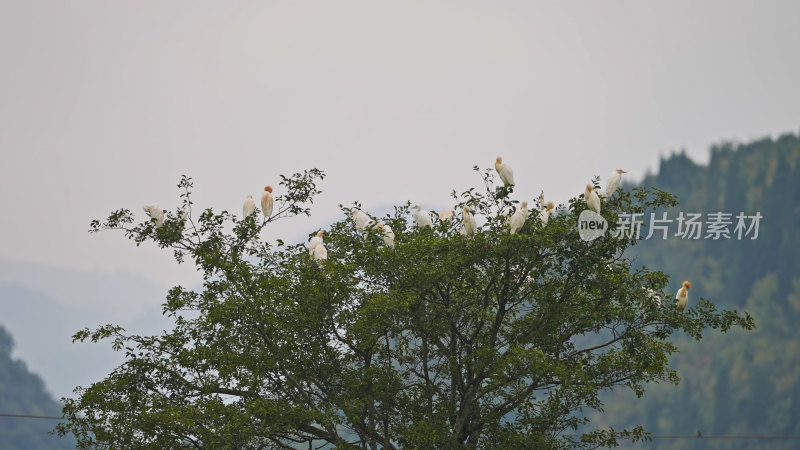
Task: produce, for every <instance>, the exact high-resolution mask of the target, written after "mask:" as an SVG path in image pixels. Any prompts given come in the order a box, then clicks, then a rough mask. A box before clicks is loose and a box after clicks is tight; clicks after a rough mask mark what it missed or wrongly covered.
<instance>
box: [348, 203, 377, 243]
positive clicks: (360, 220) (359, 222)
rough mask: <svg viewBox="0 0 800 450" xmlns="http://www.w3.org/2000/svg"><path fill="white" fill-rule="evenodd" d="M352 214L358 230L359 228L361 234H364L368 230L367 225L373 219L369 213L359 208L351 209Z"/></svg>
mask: <svg viewBox="0 0 800 450" xmlns="http://www.w3.org/2000/svg"><path fill="white" fill-rule="evenodd" d="M350 215H351V216H352V217H353V223H354V224H355V225H356V230H358V232H359V234H362V235H363V234H364V233H365V232H366V230H367V227H368V226H370V225H371V224H372V219H370V218H369V216H368V215H366V214H364V211H361V210H360V209H357V208H353V209H351V210H350ZM365 237H366V235H365Z"/></svg>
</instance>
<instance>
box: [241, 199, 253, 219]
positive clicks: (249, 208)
mask: <svg viewBox="0 0 800 450" xmlns="http://www.w3.org/2000/svg"><path fill="white" fill-rule="evenodd" d="M255 211H256V201H255V200H253V196H252V195H248V196H247V198H246V199H244V205H243V206H242V217H243V218H245V219H247V218H248V217H250V214H253V213H254V212H255Z"/></svg>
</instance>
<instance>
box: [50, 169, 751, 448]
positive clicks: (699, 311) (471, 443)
mask: <svg viewBox="0 0 800 450" xmlns="http://www.w3.org/2000/svg"><path fill="white" fill-rule="evenodd" d="M476 171H478V172H479V174H481V178H482V180H483V184H484V185H483V187H482V188H480V189H477V188H475V189H470V190H468V191H466V192H464V193H461V194H460V195H457V194H456V193H455V192H454V193H453V197H454V201H455V202H456V203H457V204H458V206H459V207H460V206H462V205H467V206H468V207H469V208H471V209H472V210H474V211H475V212H476V214H478V215H480V216H482V217H484V218H485V219H486V222H485V224H484V225H483V226H482V227H481V229H480V230H479V232H478V234H477V235H476V236H475V237H473V238H467V237H465V236H462V235H461V234H460V233H459V230H458V223H457V222H456V221H452V222H446V221H445V222H440V221H437V222H435V223H434V226H433V227H432V228H423V229H418V228H416V227H414V226H413V225H412V224H410V223H409V220H408V208H409V204H406V205H403V206H398V207H396V208H395V211H394V213H393V214H391V215H387V216H386V217H383V218H381V220H382V221H383V222H384V223H386V224H388V225H390V226H391V228H392V229H393V230H395V231H396V235H397V236H396V248H394V249H392V248H388V247H386V246H384V245H383V243H382V240H381V237H380V236H379V235H378V233H377V231H375V230H368V231H367V232H365V233H363V234H359V233H358V232H357V231H356V229H355V227H354V226H353V224H352V222H351V221H350V220H349V219H345V220H342V221H339V222H337V223H334V224H332V225H331V226H330V227H329V229H328V230H327V231H326V240H325V246H326V247H327V249H328V255H329V259H328V260H326V261H323V262H321V263H318V262H317V261H313V260H312V259H311V258H309V255H308V250H307V249H306V247H305V246H304V245H302V244H298V245H288V246H287V245H284V244H283V243H282V242H279V243H278V245H277V246H270V245H269V244H268V243H266V242H263V241H262V240H261V239H260V238H259V236H260V235H261V233H262V231H264V229H265V228H266V227H267V226H268V225H269V223H271V222H272V221H273V220H275V219H276V218H280V217H289V216H294V215H309V213H310V211H309V209H308V205H309V204H310V203H311V202H312V200H313V197H314V195H315V194H317V193H318V192H319V191H318V190H317V188H316V181H317V180H318V179H320V178H322V176H323V174H322V172H319V171H317V170H311V171H307V172H305V173H303V174H295V175H293V176H292V177H288V178H283V182H282V186H283V187H284V189H285V192H286V193H285V194H283V196H282V197H279V201H280V202H281V204H280V207H279V208H278V209H277V211H278V212H277V213H276V214H275V215H274V216H273V217H271V218H270V219H268V220H263V221H258V220H257V219H256V216H257V215H252V216H249V217H248V218H246V219H244V220H241V219H238V218H237V217H235V216H234V215H232V214H230V213H228V212H225V211H223V212H221V213H215V212H214V211H212V210H211V209H206V210H203V211H202V212H201V213H200V214H199V215H197V216H196V217H195V214H193V212H192V211H191V206H192V202H191V180H190V179H188V178H184V179H183V180H182V181H181V184H180V185H179V187H180V188H181V189H182V190H183V191H184V194H185V195H184V197H183V202H184V207H185V208H187V210H188V211H189V216H188V218H187V219H186V220H185V221H184V220H181V219H180V215H179V214H177V213H175V212H167V219H166V220H165V222H164V225H163V226H162V227H160V228H156V227H155V225H154V223H153V222H149V221H148V222H142V223H138V224H137V223H135V220H134V219H133V216H132V214H131V213H130V212H129V211H127V210H120V211H117V212H114V213H112V214H111V215H110V216H109V218H108V219H107V220H106V221H104V222H100V221H94V222H92V231H99V230H103V229H120V230H123V231H124V232H125V234H126V236H127V237H129V238H130V239H132V240H133V241H134V242H136V243H137V245H138V244H140V243H142V242H145V241H154V242H155V243H157V244H158V245H159V246H161V247H163V248H170V249H173V250H174V251H175V256H176V259H178V260H179V261H180V260H183V259H184V258H186V257H188V258H191V260H192V261H193V262H194V264H196V265H197V267H198V268H199V269H200V270H202V272H203V274H204V279H205V282H204V285H203V289H202V290H200V291H192V290H188V289H186V288H183V287H180V286H177V287H174V288H173V289H172V290H170V292H169V294H168V296H167V300H166V302H165V303H164V313H165V314H167V315H169V316H170V317H173V318H174V320H175V327H174V328H173V329H172V330H171V331H169V332H165V333H164V334H162V335H159V336H138V335H135V334H129V333H127V332H126V330H123V329H122V328H120V327H116V326H111V325H109V326H105V327H101V328H99V329H97V330H94V331H90V330H88V329H86V330H83V331H81V332H79V333H77V334H76V335H75V339H76V340H92V341H98V340H102V339H110V340H111V341H112V345H113V347H114V348H115V349H117V350H119V351H124V352H125V354H126V361H125V363H124V364H123V365H121V366H120V367H118V368H117V369H116V370H114V371H113V372H112V373H111V374H110V375H109V376H108V377H107V378H106V379H105V380H103V381H101V382H98V383H95V384H93V385H91V386H90V387H88V388H78V389H77V390H76V393H77V394H78V395H77V397H76V398H74V399H67V403H66V406H65V408H64V414H65V416H66V417H67V418H68V420H69V422H68V423H66V424H62V425H60V426H59V427H58V432H59V433H60V434H67V433H74V434H75V435H76V436H77V438H78V441H79V446H80V447H81V448H89V447H99V448H116V447H124V448H173V447H197V448H204V447H210V448H215V447H221V446H226V447H234V448H284V447H286V448H293V446H296V445H300V444H303V445H306V444H308V445H311V444H313V445H321V444H325V443H328V444H331V445H334V446H337V447H342V448H350V447H365V448H399V447H411V448H452V447H462V446H466V447H470V448H498V447H503V448H531V447H532V446H533V447H567V446H569V447H584V448H592V447H597V446H603V445H613V444H614V443H616V441H617V439H619V438H625V439H632V440H639V439H644V438H646V437H647V435H646V433H645V432H644V430H643V429H642V428H641V427H634V428H633V429H631V430H629V431H621V432H617V431H615V430H613V429H608V430H597V431H594V432H590V433H584V434H582V435H577V434H574V430H576V429H577V427H578V426H579V425H581V424H583V423H585V422H586V419H585V417H584V410H586V409H597V408H602V404H601V402H600V399H599V397H598V394H599V392H601V391H603V390H606V389H610V388H613V387H623V388H627V389H630V390H632V391H633V392H634V393H636V394H637V395H642V394H643V393H644V386H645V384H646V383H648V382H650V381H654V380H663V381H669V382H677V379H678V377H677V373H676V372H675V371H674V370H672V369H671V368H670V367H669V365H668V356H669V355H670V354H672V353H674V352H675V351H676V350H677V347H676V346H675V345H674V344H673V343H672V342H671V337H672V336H673V333H674V332H675V331H678V330H680V331H683V332H685V333H687V334H688V335H690V336H692V337H694V338H695V339H700V338H701V337H702V336H703V334H704V332H705V331H706V330H707V329H708V328H715V329H720V330H722V331H727V330H728V329H730V328H731V327H741V328H744V329H751V328H753V321H752V319H751V318H750V316H749V315H747V314H746V313H745V314H744V315H739V314H738V313H737V312H736V311H719V310H717V308H716V306H715V305H714V304H713V303H711V302H708V301H701V302H699V303H697V304H695V305H694V306H693V307H691V308H690V309H688V310H687V312H686V314H680V313H678V312H677V310H676V309H675V307H674V305H672V304H671V302H666V303H665V304H664V306H663V307H658V306H657V305H656V304H655V303H654V302H653V301H652V300H651V299H650V298H649V297H648V296H647V294H646V293H645V291H643V290H642V289H641V287H642V286H647V287H649V288H652V289H655V290H657V291H662V290H663V289H664V288H665V286H666V283H667V280H668V278H667V276H666V275H665V274H663V273H660V272H651V271H648V270H646V269H632V267H631V264H630V262H629V261H628V260H627V259H625V258H623V257H622V254H623V252H624V251H625V249H626V248H628V247H630V246H632V245H635V244H636V240H634V239H630V238H617V237H612V236H610V235H607V236H605V237H602V238H600V239H598V240H595V241H592V242H585V241H583V240H581V239H580V237H579V236H578V233H577V229H576V226H575V224H576V222H577V217H578V214H580V212H581V211H583V210H584V209H586V205H585V202H584V201H583V200H582V198H581V197H577V198H573V199H571V200H570V202H569V204H568V205H566V206H565V207H564V208H562V209H561V211H560V213H559V214H555V215H553V217H551V219H550V221H549V223H548V224H547V225H546V226H544V225H543V224H542V222H541V221H540V220H539V218H538V215H537V214H532V215H531V216H530V218H529V219H528V220H527V221H526V223H525V225H524V226H523V227H522V229H521V231H520V232H519V233H518V234H514V235H511V234H509V232H508V227H507V225H506V222H505V220H506V216H507V213H508V212H511V211H514V210H515V209H516V205H517V201H516V200H512V195H513V188H511V187H503V186H499V187H495V184H494V176H493V173H492V172H491V171H484V172H481V171H480V170H479V169H478V168H476ZM531 203H532V204H533V203H535V202H531ZM674 205H675V201H674V198H673V197H672V196H671V195H670V194H668V193H666V192H663V191H659V190H657V189H634V190H631V191H625V190H621V191H619V194H618V195H617V196H616V197H615V198H614V199H613V200H611V201H610V202H609V203H607V204H606V205H605V206H604V210H603V215H604V216H606V218H607V219H609V222H610V223H615V220H611V219H612V218H614V217H616V214H617V213H619V212H621V211H625V212H638V211H644V210H646V209H648V208H657V207H670V206H674ZM538 206H539V207H541V205H538ZM342 210H343V212H345V213H346V214H347V212H348V211H349V208H346V207H342Z"/></svg>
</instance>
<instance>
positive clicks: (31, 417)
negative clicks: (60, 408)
mask: <svg viewBox="0 0 800 450" xmlns="http://www.w3.org/2000/svg"><path fill="white" fill-rule="evenodd" d="M0 417H16V418H19V419H55V420H62V419H63V417H57V416H35V415H31V414H6V413H0Z"/></svg>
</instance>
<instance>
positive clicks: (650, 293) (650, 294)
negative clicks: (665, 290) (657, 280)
mask: <svg viewBox="0 0 800 450" xmlns="http://www.w3.org/2000/svg"><path fill="white" fill-rule="evenodd" d="M642 290H643V291H645V292H646V293H647V298H649V299H650V301H652V302H653V303H655V304H656V305H658V307H659V308H660V307H661V301H662V300H661V296H660V295H659V294H658V292H656V291H654V290H652V289H650V288H648V287H644V286H642Z"/></svg>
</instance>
